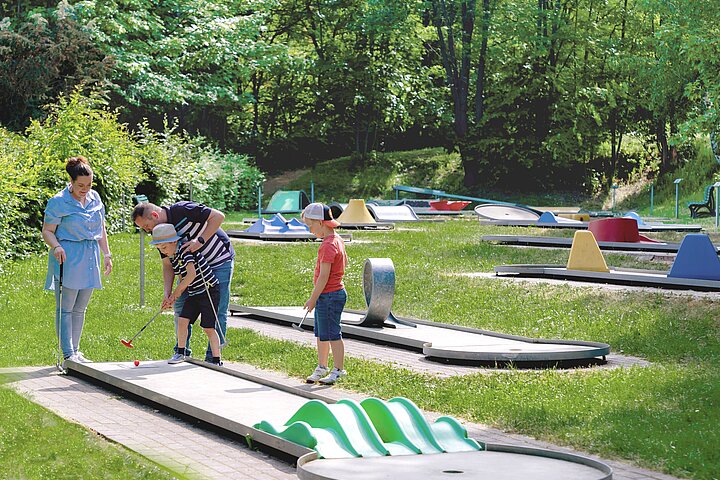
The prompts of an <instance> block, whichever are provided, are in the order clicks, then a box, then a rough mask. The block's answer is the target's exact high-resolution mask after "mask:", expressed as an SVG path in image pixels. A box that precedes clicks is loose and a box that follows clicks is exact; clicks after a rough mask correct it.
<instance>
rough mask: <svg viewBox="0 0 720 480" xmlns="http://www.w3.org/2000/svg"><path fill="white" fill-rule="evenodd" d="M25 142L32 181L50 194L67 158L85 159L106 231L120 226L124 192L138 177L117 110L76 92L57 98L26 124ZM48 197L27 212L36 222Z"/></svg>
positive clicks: (126, 210) (60, 183) (60, 182)
mask: <svg viewBox="0 0 720 480" xmlns="http://www.w3.org/2000/svg"><path fill="white" fill-rule="evenodd" d="M26 144H27V147H28V151H27V158H29V159H32V161H33V162H34V163H35V165H36V169H37V173H38V178H37V183H38V185H39V186H41V187H43V188H44V189H46V192H47V190H48V189H49V190H50V191H51V192H52V194H54V193H56V192H57V191H59V190H61V189H62V188H63V187H64V186H65V185H66V184H67V182H68V176H67V173H66V172H65V161H66V160H67V158H68V157H71V156H75V155H83V156H84V157H86V158H87V159H88V160H89V162H90V165H91V166H92V169H93V173H94V186H93V188H94V189H95V190H96V191H97V192H98V193H99V194H100V197H101V198H102V200H103V202H104V203H105V208H106V210H107V223H108V230H109V231H110V232H115V231H118V230H120V229H122V228H123V226H124V225H126V220H127V218H128V216H129V215H130V211H131V206H130V205H129V204H128V202H126V201H125V198H126V195H127V194H128V192H131V191H132V190H133V188H135V185H137V183H138V182H139V181H140V179H141V178H142V172H141V169H140V162H139V160H138V149H137V146H136V144H135V142H134V140H133V138H132V135H131V134H130V132H128V130H127V128H125V126H124V125H122V124H120V123H119V122H118V121H117V114H116V113H113V112H109V111H108V110H106V109H105V108H103V103H102V101H101V100H100V98H99V96H98V95H96V94H91V95H90V96H87V97H86V96H83V95H81V94H80V92H79V91H77V90H76V91H75V92H73V93H72V94H71V95H70V96H69V97H67V98H61V99H60V100H59V101H58V103H57V104H55V105H51V106H50V107H48V115H47V118H46V119H45V120H43V121H37V120H35V121H33V122H32V123H31V124H30V127H28V129H27V141H26ZM48 198H49V196H48V197H47V198H45V199H43V201H42V202H41V203H40V205H37V208H38V211H37V212H36V214H35V215H34V216H33V218H34V219H36V220H37V221H38V222H39V223H40V225H41V223H42V212H43V211H44V209H45V203H46V202H47V200H48ZM40 225H37V227H38V228H39V227H40Z"/></svg>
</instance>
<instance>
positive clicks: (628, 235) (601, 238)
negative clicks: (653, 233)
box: [588, 217, 660, 243]
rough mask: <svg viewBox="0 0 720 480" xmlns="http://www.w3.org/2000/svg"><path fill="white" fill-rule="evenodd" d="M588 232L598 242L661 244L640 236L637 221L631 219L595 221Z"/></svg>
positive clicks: (591, 223) (589, 226)
mask: <svg viewBox="0 0 720 480" xmlns="http://www.w3.org/2000/svg"><path fill="white" fill-rule="evenodd" d="M588 230H590V231H591V232H592V233H593V235H594V236H595V240H597V241H598V242H631V243H645V242H647V243H660V242H658V241H657V240H653V239H651V238H648V237H646V236H645V235H640V233H639V232H638V222H637V220H635V219H634V218H630V217H626V218H603V219H601V220H593V221H592V222H590V224H589V225H588Z"/></svg>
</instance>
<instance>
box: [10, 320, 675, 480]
mask: <svg viewBox="0 0 720 480" xmlns="http://www.w3.org/2000/svg"><path fill="white" fill-rule="evenodd" d="M247 322H248V320H246V319H240V318H239V317H231V318H230V319H229V323H230V325H231V326H234V327H242V326H247V327H249V326H250V325H248V323H247ZM255 324H257V325H255ZM252 328H253V329H259V330H260V331H261V332H262V333H263V334H266V335H269V336H274V337H279V338H284V339H289V340H294V341H298V342H301V343H307V344H314V337H313V336H312V334H310V333H305V332H298V331H296V330H293V329H291V328H287V327H279V326H275V325H272V324H267V323H264V322H253V325H252ZM276 328H277V329H279V330H275V329H276ZM347 343H348V351H349V352H351V354H352V355H353V356H359V357H363V358H367V359H372V360H376V361H377V360H380V361H382V362H383V363H388V362H391V363H395V364H397V365H398V366H400V367H403V368H411V369H413V370H418V371H422V372H425V373H430V374H434V375H443V376H449V375H464V374H468V373H471V372H477V371H479V370H480V371H481V369H478V368H475V367H465V366H453V365H443V364H437V363H433V362H429V361H427V360H424V359H423V358H422V355H421V354H416V353H413V352H408V351H402V350H396V349H391V348H387V347H381V346H376V345H370V344H367V343H364V342H358V341H353V340H348V341H347ZM633 364H635V365H637V364H643V362H642V361H641V360H639V359H631V358H627V357H615V358H611V359H610V363H609V365H608V366H605V367H601V368H617V367H621V366H623V365H633ZM225 365H226V367H227V368H232V369H236V370H238V371H242V372H245V373H250V374H262V375H263V376H264V377H266V378H268V379H270V380H274V381H277V382H281V383H286V384H289V385H293V386H298V385H300V386H301V388H306V389H313V390H321V391H322V393H323V394H324V395H327V396H329V397H332V398H335V399H340V398H354V399H357V400H360V399H362V398H363V397H362V396H360V395H357V394H354V393H351V392H347V391H343V390H342V389H341V388H338V387H320V386H310V385H305V384H301V383H299V382H300V381H299V380H298V379H296V378H288V377H287V376H285V375H283V374H279V373H277V372H268V371H265V370H259V369H256V368H254V367H251V366H248V365H244V364H232V363H227V362H226V364H225ZM595 368H598V367H595ZM10 373H14V374H16V377H15V378H14V379H13V380H12V381H11V382H10V383H9V384H8V385H9V386H10V387H11V388H14V389H15V390H17V391H18V392H21V393H23V394H25V395H27V396H28V397H29V398H31V399H32V400H33V401H34V402H36V403H38V404H40V405H42V406H44V407H45V408H48V409H49V410H51V411H53V412H55V413H57V414H58V415H60V416H61V417H64V418H66V419H68V420H70V421H73V422H76V423H79V424H81V425H84V426H85V427H87V428H89V429H91V430H93V431H95V432H97V433H98V434H100V435H102V436H104V437H105V438H107V439H109V440H111V441H114V442H118V443H120V444H122V445H124V446H126V447H127V448H129V449H131V450H134V451H136V452H138V453H139V454H141V455H143V456H145V457H147V458H149V459H151V460H152V461H154V462H156V463H158V464H160V465H163V466H165V467H166V468H169V469H171V470H172V471H174V472H177V473H178V474H179V475H182V476H184V477H186V478H193V479H194V478H207V479H216V478H217V479H221V478H222V479H256V480H265V479H268V480H269V479H288V478H296V476H295V473H294V472H295V469H294V467H293V466H292V465H288V464H287V463H284V462H282V461H279V460H277V459H275V458H272V457H268V456H267V455H265V454H263V453H259V452H255V451H252V450H250V449H248V448H247V447H246V446H245V444H244V443H241V442H236V441H232V440H227V439H225V438H223V437H221V436H219V435H217V434H215V433H212V432H208V431H206V430H204V429H203V428H200V427H197V426H192V425H188V424H187V423H185V422H184V421H182V420H179V419H177V418H174V417H173V416H170V415H167V414H165V413H162V412H158V411H157V410H155V409H153V408H151V407H148V406H145V405H142V404H140V403H137V402H135V401H132V400H128V399H125V398H122V397H120V396H118V395H117V394H115V393H113V392H110V391H106V390H104V389H102V388H100V387H96V386H94V385H92V384H90V383H87V382H85V381H82V380H79V379H77V378H74V377H72V376H64V375H58V374H57V373H56V372H55V370H54V368H50V367H24V368H16V369H0V374H10ZM427 416H428V418H430V419H434V418H436V417H437V416H439V414H435V413H432V412H429V413H427ZM465 426H466V427H467V428H468V431H469V434H470V436H471V437H473V438H477V439H480V440H482V441H486V442H491V443H504V444H514V445H523V446H529V447H538V448H547V449H551V450H555V451H561V452H571V453H579V454H582V455H587V454H585V453H583V452H578V451H574V450H571V449H566V448H562V447H558V446H556V445H552V444H548V443H546V442H541V441H537V440H535V439H533V438H529V437H525V436H522V435H511V434H507V433H504V432H501V431H499V430H497V429H494V428H489V427H487V426H484V425H480V424H472V423H465ZM587 456H590V457H593V458H596V459H598V460H601V461H603V462H605V463H607V464H609V465H610V466H611V467H612V468H613V470H614V472H615V474H614V478H615V479H617V480H676V477H671V476H669V475H664V474H661V473H657V472H652V471H649V470H645V469H641V468H638V467H635V466H632V465H629V464H627V463H622V462H616V461H609V460H607V459H601V458H598V457H594V456H592V455H587Z"/></svg>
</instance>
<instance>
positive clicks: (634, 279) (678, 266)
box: [495, 231, 720, 292]
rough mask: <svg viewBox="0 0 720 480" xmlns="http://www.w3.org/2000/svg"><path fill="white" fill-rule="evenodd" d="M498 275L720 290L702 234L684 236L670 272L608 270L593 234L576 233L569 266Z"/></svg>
mask: <svg viewBox="0 0 720 480" xmlns="http://www.w3.org/2000/svg"><path fill="white" fill-rule="evenodd" d="M588 237H589V239H588ZM578 240H582V242H579V241H578ZM601 263H602V265H600V264H601ZM495 274H496V275H498V276H503V275H505V276H506V275H514V276H518V277H536V278H554V279H563V280H577V281H584V282H595V283H611V284H616V285H636V286H646V287H659V288H673V289H684V290H699V291H706V292H707V291H709V292H717V291H720V259H718V254H717V251H716V247H715V246H714V245H713V244H712V242H711V241H710V238H709V237H708V236H707V235H703V234H689V235H686V236H685V238H684V239H683V241H682V243H681V244H680V248H679V249H678V254H677V257H676V258H675V261H674V262H673V265H672V267H671V269H670V272H668V273H662V272H658V271H657V270H639V269H621V268H607V266H606V264H605V259H604V258H603V257H602V253H601V252H600V249H599V246H598V245H597V243H596V242H595V237H594V236H593V233H592V232H589V231H579V232H576V233H575V239H574V240H573V246H572V249H571V250H570V260H569V261H568V264H567V266H562V265H499V266H496V267H495Z"/></svg>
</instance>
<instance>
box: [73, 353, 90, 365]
mask: <svg viewBox="0 0 720 480" xmlns="http://www.w3.org/2000/svg"><path fill="white" fill-rule="evenodd" d="M75 356H76V357H77V361H78V362H80V363H93V361H92V360H90V359H88V358H85V355H83V353H82V352H77V353H76V354H75Z"/></svg>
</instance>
